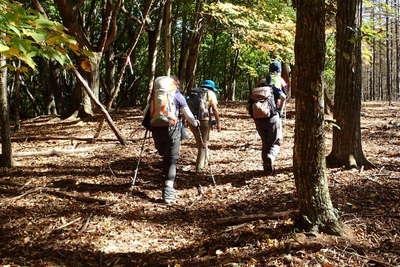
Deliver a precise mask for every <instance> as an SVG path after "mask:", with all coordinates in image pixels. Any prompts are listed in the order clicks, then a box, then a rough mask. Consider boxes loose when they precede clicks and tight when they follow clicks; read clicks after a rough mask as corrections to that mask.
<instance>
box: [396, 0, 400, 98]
mask: <svg viewBox="0 0 400 267" xmlns="http://www.w3.org/2000/svg"><path fill="white" fill-rule="evenodd" d="M395 2H396V6H397V8H396V19H395V20H396V23H395V38H396V74H395V76H396V77H395V81H396V92H397V98H396V100H399V99H400V42H399V39H400V32H399V23H400V19H399V17H400V1H398V0H396V1H395Z"/></svg>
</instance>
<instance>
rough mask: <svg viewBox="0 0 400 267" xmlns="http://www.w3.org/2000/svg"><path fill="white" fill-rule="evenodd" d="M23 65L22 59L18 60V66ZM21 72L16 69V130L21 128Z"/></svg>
mask: <svg viewBox="0 0 400 267" xmlns="http://www.w3.org/2000/svg"><path fill="white" fill-rule="evenodd" d="M20 66H21V61H19V60H18V67H20ZM20 107H21V73H20V71H19V70H16V71H15V131H18V130H19V129H21V116H20V113H21V112H20Z"/></svg>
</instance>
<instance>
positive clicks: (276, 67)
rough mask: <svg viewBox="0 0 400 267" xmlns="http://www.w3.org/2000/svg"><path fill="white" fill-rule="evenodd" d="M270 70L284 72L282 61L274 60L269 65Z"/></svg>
mask: <svg viewBox="0 0 400 267" xmlns="http://www.w3.org/2000/svg"><path fill="white" fill-rule="evenodd" d="M269 72H282V67H281V63H280V62H278V61H274V62H272V63H271V64H270V65H269Z"/></svg>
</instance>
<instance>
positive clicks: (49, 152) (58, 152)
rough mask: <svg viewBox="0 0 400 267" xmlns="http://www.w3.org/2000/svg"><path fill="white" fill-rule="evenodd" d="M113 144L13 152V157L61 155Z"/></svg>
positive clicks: (102, 147)
mask: <svg viewBox="0 0 400 267" xmlns="http://www.w3.org/2000/svg"><path fill="white" fill-rule="evenodd" d="M114 146H116V145H115V144H112V145H103V146H95V147H86V148H79V149H59V150H57V149H52V150H46V151H35V152H15V153H13V157H16V158H17V157H30V156H61V155H65V154H73V153H82V152H88V151H92V150H96V149H100V148H101V149H104V148H105V147H114Z"/></svg>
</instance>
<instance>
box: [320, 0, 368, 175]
mask: <svg viewBox="0 0 400 267" xmlns="http://www.w3.org/2000/svg"><path fill="white" fill-rule="evenodd" d="M360 1H361V0H357V1H347V0H339V1H338V12H337V15H336V27H337V33H336V34H337V37H336V80H335V86H336V89H335V100H334V111H333V118H334V120H335V121H336V123H337V124H338V125H339V127H340V129H337V128H336V127H335V128H334V130H333V141H332V151H331V153H330V155H329V156H328V158H327V160H328V164H329V165H330V166H343V165H344V166H346V167H347V168H360V167H361V166H364V167H366V168H370V167H372V164H371V163H370V162H369V161H368V160H367V159H366V158H365V156H364V153H363V150H362V144H361V128H360V116H361V38H360V36H359V35H356V31H354V30H352V29H354V28H356V27H357V28H358V27H360V24H361V18H360V14H359V11H360V4H361V3H360ZM352 40H357V41H356V42H353V41H352Z"/></svg>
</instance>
